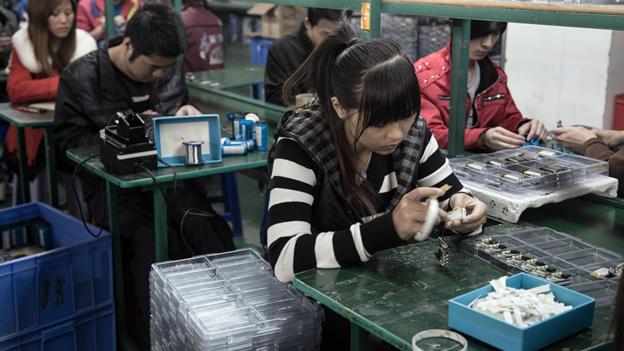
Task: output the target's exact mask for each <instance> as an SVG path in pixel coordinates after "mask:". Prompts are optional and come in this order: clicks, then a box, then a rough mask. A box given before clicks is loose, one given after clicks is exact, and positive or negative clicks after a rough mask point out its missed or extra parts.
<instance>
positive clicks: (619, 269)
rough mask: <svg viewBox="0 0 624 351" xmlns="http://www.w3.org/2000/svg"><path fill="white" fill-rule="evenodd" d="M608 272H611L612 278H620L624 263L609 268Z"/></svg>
mask: <svg viewBox="0 0 624 351" xmlns="http://www.w3.org/2000/svg"><path fill="white" fill-rule="evenodd" d="M609 271H610V272H611V274H613V276H614V277H618V278H619V277H621V276H622V273H623V272H624V262H622V263H620V264H618V265H617V266H615V267H611V268H609Z"/></svg>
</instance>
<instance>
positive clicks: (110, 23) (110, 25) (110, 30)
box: [104, 0, 115, 38]
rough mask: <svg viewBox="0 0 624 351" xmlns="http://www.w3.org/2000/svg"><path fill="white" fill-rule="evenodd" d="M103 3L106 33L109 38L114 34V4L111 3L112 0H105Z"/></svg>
mask: <svg viewBox="0 0 624 351" xmlns="http://www.w3.org/2000/svg"><path fill="white" fill-rule="evenodd" d="M104 4H105V5H106V6H105V7H106V9H105V11H104V13H105V16H106V35H108V37H109V38H112V37H114V36H115V22H114V18H115V4H114V3H113V0H105V2H104Z"/></svg>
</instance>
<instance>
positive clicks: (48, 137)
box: [44, 127, 69, 207]
mask: <svg viewBox="0 0 624 351" xmlns="http://www.w3.org/2000/svg"><path fill="white" fill-rule="evenodd" d="M52 135H53V134H52V127H46V128H45V129H44V137H45V155H46V161H47V162H48V168H47V169H48V190H49V198H48V203H49V204H50V206H52V207H57V206H58V182H57V179H56V156H55V152H54V151H55V150H54V140H53V139H52V138H53V137H52ZM67 193H68V194H69V190H67Z"/></svg>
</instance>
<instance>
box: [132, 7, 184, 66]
mask: <svg viewBox="0 0 624 351" xmlns="http://www.w3.org/2000/svg"><path fill="white" fill-rule="evenodd" d="M124 37H128V38H130V41H131V42H132V47H133V48H134V52H133V53H132V56H131V57H130V60H131V61H132V60H134V59H135V58H137V57H138V56H139V55H146V56H150V55H158V56H161V57H168V58H174V57H178V56H180V55H182V54H184V52H185V51H186V38H185V34H184V23H183V22H182V19H181V18H180V16H179V15H178V14H177V13H175V12H174V11H173V9H172V8H171V7H170V6H167V5H161V4H145V6H143V7H142V8H141V9H139V10H138V11H137V12H136V13H135V14H134V16H132V18H131V19H130V21H129V22H128V24H127V25H126V32H125V34H124Z"/></svg>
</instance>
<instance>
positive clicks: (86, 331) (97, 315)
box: [0, 303, 115, 351]
mask: <svg viewBox="0 0 624 351" xmlns="http://www.w3.org/2000/svg"><path fill="white" fill-rule="evenodd" d="M0 350H16V351H61V350H62V351H92V350H93V351H113V350H115V309H114V306H113V304H112V303H111V304H108V305H106V306H103V307H100V308H97V309H95V310H92V311H89V312H85V313H82V314H79V315H76V316H74V317H73V318H70V319H69V320H67V321H65V322H62V323H58V324H56V325H54V326H51V327H48V328H43V329H40V330H36V331H34V332H30V333H26V334H23V335H20V336H16V337H14V338H11V339H8V340H5V341H0Z"/></svg>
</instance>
